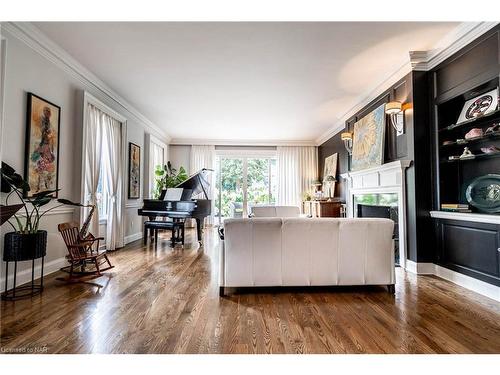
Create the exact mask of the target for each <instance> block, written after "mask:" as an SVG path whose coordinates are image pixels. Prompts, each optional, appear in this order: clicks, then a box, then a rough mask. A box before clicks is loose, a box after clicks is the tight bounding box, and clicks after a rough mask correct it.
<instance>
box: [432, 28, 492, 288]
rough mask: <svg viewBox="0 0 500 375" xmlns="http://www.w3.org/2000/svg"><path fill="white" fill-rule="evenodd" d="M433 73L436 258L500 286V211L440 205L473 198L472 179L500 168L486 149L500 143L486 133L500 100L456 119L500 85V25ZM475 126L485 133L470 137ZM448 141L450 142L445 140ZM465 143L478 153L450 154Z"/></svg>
mask: <svg viewBox="0 0 500 375" xmlns="http://www.w3.org/2000/svg"><path fill="white" fill-rule="evenodd" d="M429 79H430V84H429V87H430V90H431V121H432V129H431V133H432V144H433V147H432V148H433V150H432V152H433V160H434V165H433V183H434V186H433V191H434V194H433V210H434V211H433V223H434V243H435V244H436V248H437V251H436V254H435V257H436V259H435V262H436V263H437V264H439V265H441V266H443V267H446V268H448V269H451V270H453V271H456V272H459V273H462V274H465V275H468V276H471V277H474V278H476V279H479V280H482V281H485V282H488V283H490V284H494V285H497V286H500V252H499V251H498V250H497V249H498V248H500V224H499V223H500V213H496V214H495V213H493V214H492V213H485V212H481V211H480V210H478V209H477V208H475V207H473V206H470V209H471V210H472V212H471V213H454V212H446V211H441V203H457V204H469V202H468V201H467V198H466V194H465V192H466V190H467V187H468V186H469V185H470V183H471V182H472V181H474V180H475V179H476V178H478V177H480V176H484V175H487V174H492V173H496V174H498V173H500V152H494V153H489V154H487V153H483V152H482V151H481V148H484V147H489V146H494V147H496V148H498V149H500V132H495V133H492V134H484V132H485V131H486V129H487V128H488V127H491V126H493V125H494V124H496V123H499V122H500V107H498V104H497V108H496V109H495V110H494V111H493V112H491V113H489V114H487V115H483V116H480V117H477V118H474V119H471V120H468V121H465V122H462V123H460V124H456V122H457V121H458V118H459V116H460V113H461V111H462V108H463V106H464V104H465V102H467V101H468V100H470V99H472V98H475V97H477V96H479V95H481V94H484V93H486V92H489V91H491V90H494V89H497V90H498V88H499V86H500V27H499V26H497V27H495V28H494V29H492V30H490V31H489V32H488V33H486V34H484V35H482V36H481V37H480V38H478V39H477V40H475V41H474V42H472V43H471V44H470V45H469V46H467V47H465V48H464V49H462V50H461V51H458V52H457V53H456V54H455V55H453V56H452V57H450V58H449V59H447V60H445V61H444V62H442V63H441V64H440V65H438V66H437V67H435V68H434V69H432V70H431V71H430V77H429ZM473 128H479V129H481V130H482V132H483V135H482V136H480V137H475V138H470V139H465V134H467V132H469V131H470V130H471V129H473ZM457 140H461V141H460V142H457ZM446 141H447V142H450V141H451V143H449V144H444V142H446ZM465 147H467V148H468V149H469V150H470V151H471V152H472V154H474V155H475V156H474V157H473V158H467V159H455V160H449V157H450V156H460V155H461V154H462V153H463V151H464V148H465ZM496 217H498V218H499V221H497V220H496ZM469 218H470V219H469ZM482 218H484V220H483V219H482Z"/></svg>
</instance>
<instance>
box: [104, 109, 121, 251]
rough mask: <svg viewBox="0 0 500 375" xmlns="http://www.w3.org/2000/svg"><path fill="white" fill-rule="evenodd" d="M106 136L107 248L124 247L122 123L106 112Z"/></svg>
mask: <svg viewBox="0 0 500 375" xmlns="http://www.w3.org/2000/svg"><path fill="white" fill-rule="evenodd" d="M101 119H102V125H103V131H104V137H103V151H102V156H103V159H104V163H105V166H106V167H105V171H106V176H103V177H104V178H106V189H107V193H108V215H107V218H106V219H107V220H106V249H108V250H115V249H116V248H119V247H123V245H124V243H123V222H122V217H123V215H122V205H121V204H120V202H121V201H122V194H121V193H122V189H121V187H122V160H121V155H122V150H121V148H122V146H121V123H120V122H119V121H117V120H115V119H114V118H112V117H111V116H108V115H107V114H105V113H102V115H101Z"/></svg>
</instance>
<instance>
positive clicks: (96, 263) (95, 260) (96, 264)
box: [94, 258, 101, 276]
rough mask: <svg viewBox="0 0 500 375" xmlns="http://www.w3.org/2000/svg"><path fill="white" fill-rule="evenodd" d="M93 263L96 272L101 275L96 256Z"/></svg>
mask: <svg viewBox="0 0 500 375" xmlns="http://www.w3.org/2000/svg"><path fill="white" fill-rule="evenodd" d="M94 264H95V269H96V270H97V274H98V275H99V276H101V271H100V270H99V262H98V261H97V258H94Z"/></svg>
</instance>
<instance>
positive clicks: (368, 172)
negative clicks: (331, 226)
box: [341, 160, 411, 269]
mask: <svg viewBox="0 0 500 375" xmlns="http://www.w3.org/2000/svg"><path fill="white" fill-rule="evenodd" d="M410 164H411V161H410V160H397V161H393V162H390V163H386V164H382V165H380V166H377V167H372V168H367V169H364V170H361V171H355V172H347V173H343V174H342V175H341V176H342V178H343V179H344V180H345V181H346V187H347V189H346V190H347V191H346V208H347V217H357V216H358V215H357V213H358V212H357V205H358V204H359V203H363V200H360V199H359V197H360V196H370V195H373V196H377V197H379V198H378V200H377V202H376V204H375V205H377V206H397V207H398V209H397V212H398V215H397V220H398V235H399V241H398V242H399V264H400V266H401V267H403V268H405V269H406V260H407V242H408V241H407V231H406V222H407V219H406V206H407V202H406V178H405V172H406V169H407V168H408V167H409V166H410ZM380 197H382V198H380ZM380 200H382V202H380ZM386 201H387V202H386Z"/></svg>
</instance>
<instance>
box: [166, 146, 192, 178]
mask: <svg viewBox="0 0 500 375" xmlns="http://www.w3.org/2000/svg"><path fill="white" fill-rule="evenodd" d="M168 149H169V150H168V160H170V162H171V163H172V166H173V167H174V168H176V169H179V167H184V169H185V170H186V172H187V174H189V167H190V162H191V146H188V145H170V146H169V147H168Z"/></svg>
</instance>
